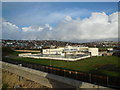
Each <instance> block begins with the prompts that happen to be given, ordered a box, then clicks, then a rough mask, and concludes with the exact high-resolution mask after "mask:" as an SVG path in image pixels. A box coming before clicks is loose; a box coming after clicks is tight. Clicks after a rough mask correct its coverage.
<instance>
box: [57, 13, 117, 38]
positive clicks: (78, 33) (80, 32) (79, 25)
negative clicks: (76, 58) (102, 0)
mask: <svg viewBox="0 0 120 90" xmlns="http://www.w3.org/2000/svg"><path fill="white" fill-rule="evenodd" d="M117 18H118V13H113V14H111V15H110V16H109V15H106V14H105V13H104V12H102V13H97V12H95V13H92V15H91V16H90V17H89V18H86V19H83V20H80V19H76V20H72V21H70V22H67V23H66V22H62V23H61V24H59V25H58V26H57V28H56V32H57V33H58V34H57V35H56V37H55V38H57V39H61V40H85V39H89V40H91V39H105V38H118V19H117Z"/></svg>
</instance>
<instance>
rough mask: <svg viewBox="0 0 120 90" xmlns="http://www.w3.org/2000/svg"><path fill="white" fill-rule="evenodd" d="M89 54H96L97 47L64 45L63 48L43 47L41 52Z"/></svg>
mask: <svg viewBox="0 0 120 90" xmlns="http://www.w3.org/2000/svg"><path fill="white" fill-rule="evenodd" d="M86 53H87V54H88V53H89V54H91V56H98V54H99V53H98V48H89V47H76V46H66V47H64V48H56V49H43V54H60V55H65V54H86Z"/></svg>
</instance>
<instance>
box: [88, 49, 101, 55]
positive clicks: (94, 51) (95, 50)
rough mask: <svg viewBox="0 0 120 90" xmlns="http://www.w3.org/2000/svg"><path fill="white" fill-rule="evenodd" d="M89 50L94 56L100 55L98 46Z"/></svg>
mask: <svg viewBox="0 0 120 90" xmlns="http://www.w3.org/2000/svg"><path fill="white" fill-rule="evenodd" d="M88 52H91V55H92V56H98V55H99V52H98V48H89V49H88Z"/></svg>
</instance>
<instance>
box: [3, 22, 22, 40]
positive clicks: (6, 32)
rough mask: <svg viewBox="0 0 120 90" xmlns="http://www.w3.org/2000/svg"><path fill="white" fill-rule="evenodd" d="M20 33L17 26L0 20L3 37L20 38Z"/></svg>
mask: <svg viewBox="0 0 120 90" xmlns="http://www.w3.org/2000/svg"><path fill="white" fill-rule="evenodd" d="M21 36H22V33H21V31H20V29H19V27H18V26H16V25H15V24H12V23H10V22H7V21H5V20H3V22H2V38H3V39H20V38H21Z"/></svg>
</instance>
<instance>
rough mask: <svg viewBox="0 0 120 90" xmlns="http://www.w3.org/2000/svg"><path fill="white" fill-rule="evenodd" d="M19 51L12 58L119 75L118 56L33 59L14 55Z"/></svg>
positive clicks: (15, 53) (119, 64)
mask: <svg viewBox="0 0 120 90" xmlns="http://www.w3.org/2000/svg"><path fill="white" fill-rule="evenodd" d="M18 53H20V52H14V53H12V54H11V55H12V56H15V57H14V58H13V57H12V59H13V60H20V61H25V62H32V63H37V64H43V65H50V64H51V65H52V66H55V67H62V68H66V69H71V70H77V71H82V72H88V73H95V74H101V75H108V76H119V75H120V73H119V71H120V69H119V68H120V63H118V62H119V59H120V57H116V56H96V57H91V58H87V59H83V60H79V61H74V62H70V61H57V60H46V59H33V58H22V57H16V56H17V54H18Z"/></svg>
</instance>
